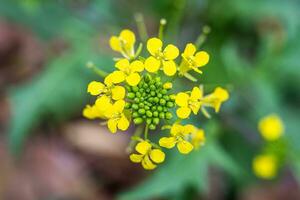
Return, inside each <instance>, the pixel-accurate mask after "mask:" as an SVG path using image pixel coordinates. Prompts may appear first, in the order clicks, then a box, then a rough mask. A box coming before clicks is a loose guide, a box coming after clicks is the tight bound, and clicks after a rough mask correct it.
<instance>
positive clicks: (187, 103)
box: [175, 87, 203, 119]
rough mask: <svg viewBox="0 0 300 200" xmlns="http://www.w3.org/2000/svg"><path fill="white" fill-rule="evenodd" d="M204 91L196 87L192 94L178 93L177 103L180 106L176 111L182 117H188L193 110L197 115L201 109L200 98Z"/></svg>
mask: <svg viewBox="0 0 300 200" xmlns="http://www.w3.org/2000/svg"><path fill="white" fill-rule="evenodd" d="M202 95H203V94H202V91H201V90H200V89H199V87H194V88H193V90H192V92H191V94H190V95H189V94H187V93H185V92H180V93H178V94H177V95H176V99H175V103H176V104H177V105H178V106H179V108H178V109H177V111H176V113H177V116H178V117H180V118H181V119H186V118H188V117H189V116H190V114H191V111H193V113H194V114H195V115H196V114H197V113H198V111H199V109H200V106H201V103H200V99H201V97H202Z"/></svg>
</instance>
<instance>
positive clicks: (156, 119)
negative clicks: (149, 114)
mask: <svg viewBox="0 0 300 200" xmlns="http://www.w3.org/2000/svg"><path fill="white" fill-rule="evenodd" d="M153 123H154V124H156V125H158V124H159V118H157V117H156V118H154V119H153Z"/></svg>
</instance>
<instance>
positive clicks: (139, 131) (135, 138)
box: [126, 126, 143, 153]
mask: <svg viewBox="0 0 300 200" xmlns="http://www.w3.org/2000/svg"><path fill="white" fill-rule="evenodd" d="M142 133H143V126H138V127H137V128H136V129H135V131H134V134H133V135H132V136H131V141H130V143H129V145H128V147H127V149H126V151H127V153H131V152H132V151H133V147H134V145H135V144H136V142H137V141H138V140H139V138H140V136H141V135H142Z"/></svg>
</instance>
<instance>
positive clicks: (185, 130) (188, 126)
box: [183, 124, 196, 135]
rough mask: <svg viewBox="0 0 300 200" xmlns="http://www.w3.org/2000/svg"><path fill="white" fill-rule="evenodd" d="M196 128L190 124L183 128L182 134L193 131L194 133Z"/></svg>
mask: <svg viewBox="0 0 300 200" xmlns="http://www.w3.org/2000/svg"><path fill="white" fill-rule="evenodd" d="M195 129H196V127H195V126H193V125H191V124H187V125H185V126H184V127H183V134H184V135H187V134H190V133H192V132H193V131H195Z"/></svg>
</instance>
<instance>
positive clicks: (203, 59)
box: [195, 51, 209, 67]
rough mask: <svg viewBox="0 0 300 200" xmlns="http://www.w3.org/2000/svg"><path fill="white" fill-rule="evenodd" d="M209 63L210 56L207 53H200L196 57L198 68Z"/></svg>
mask: <svg viewBox="0 0 300 200" xmlns="http://www.w3.org/2000/svg"><path fill="white" fill-rule="evenodd" d="M208 61H209V55H208V53H206V52H205V51H200V52H198V53H196V55H195V62H196V64H197V67H203V66H204V65H206V64H207V63H208Z"/></svg>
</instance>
